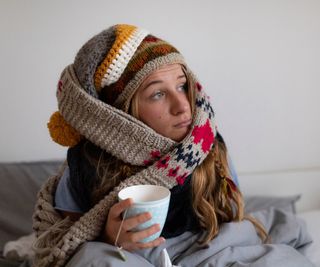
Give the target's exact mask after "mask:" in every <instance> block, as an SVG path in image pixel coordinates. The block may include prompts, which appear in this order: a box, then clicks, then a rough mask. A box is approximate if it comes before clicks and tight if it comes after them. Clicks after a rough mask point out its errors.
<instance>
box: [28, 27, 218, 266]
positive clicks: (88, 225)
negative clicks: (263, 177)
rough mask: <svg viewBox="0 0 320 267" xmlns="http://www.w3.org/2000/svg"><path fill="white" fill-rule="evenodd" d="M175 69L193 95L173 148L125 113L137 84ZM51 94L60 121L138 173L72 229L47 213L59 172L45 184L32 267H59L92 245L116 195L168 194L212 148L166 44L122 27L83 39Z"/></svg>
mask: <svg viewBox="0 0 320 267" xmlns="http://www.w3.org/2000/svg"><path fill="white" fill-rule="evenodd" d="M110 51H111V52H110ZM176 63H178V64H181V65H183V66H184V68H185V71H186V72H187V73H188V76H189V77H191V78H190V79H191V81H190V82H191V83H192V85H193V86H192V87H191V88H193V90H195V95H196V99H195V110H194V111H193V120H192V125H191V127H190V131H189V133H188V134H187V136H186V137H185V138H184V139H183V140H182V141H181V142H179V143H177V142H174V141H172V140H171V139H169V138H166V137H164V136H161V135H160V134H158V133H156V132H155V131H154V130H153V129H151V128H150V127H148V126H147V125H145V124H144V123H142V122H141V121H139V120H137V119H135V118H134V117H132V116H131V115H129V114H128V113H127V112H128V108H129V105H130V101H131V99H132V96H133V95H134V93H135V92H136V90H137V88H138V87H139V85H140V84H141V83H142V82H143V80H144V79H145V78H146V77H147V76H148V75H149V74H151V73H152V72H153V71H155V70H157V69H159V68H161V66H163V65H167V64H176ZM115 70H116V71H115ZM190 90H191V89H190ZM105 92H107V93H105ZM56 96H57V100H58V108H59V113H60V114H61V116H62V118H63V120H65V122H66V123H67V124H68V125H69V126H70V127H71V128H72V129H74V130H75V131H76V132H77V133H78V134H79V135H80V136H82V137H83V138H86V139H87V140H89V141H91V142H92V143H94V144H95V145H97V146H98V147H100V148H101V149H103V150H105V151H106V152H108V153H110V154H111V155H113V156H114V157H116V158H118V159H120V160H122V161H124V162H127V163H130V164H132V165H139V166H144V167H145V168H144V169H143V170H142V171H140V172H138V173H136V174H134V175H132V176H130V177H127V178H126V179H124V180H123V181H122V182H121V183H120V184H119V185H118V186H117V187H115V188H114V189H113V190H112V191H111V192H110V193H109V194H107V195H106V196H105V197H104V198H103V199H102V200H101V201H100V202H99V203H98V204H96V205H95V206H94V207H93V208H91V209H90V210H89V211H88V212H86V213H85V214H84V215H83V216H82V217H81V218H80V219H79V220H78V221H76V222H74V223H72V222H71V221H70V220H68V217H67V218H66V219H63V218H62V217H61V216H60V214H59V213H58V212H57V211H56V210H55V209H54V194H55V191H56V188H57V185H58V183H59V179H60V177H61V173H59V174H58V175H56V176H53V177H51V178H49V179H48V181H47V182H46V183H45V184H44V185H43V187H42V189H41V190H40V192H39V194H38V199H37V203H36V207H35V212H34V215H33V229H34V230H35V232H36V235H37V242H36V243H35V249H36V259H35V264H34V266H63V265H64V264H65V263H66V261H67V260H68V259H69V258H70V256H72V255H73V253H74V252H75V250H76V249H77V248H78V247H79V246H80V245H81V244H82V243H84V242H86V241H90V240H95V239H96V238H97V237H98V236H99V235H100V233H101V231H102V229H103V227H104V224H105V221H106V219H107V216H108V212H109V209H110V208H111V207H112V206H113V205H114V204H115V203H116V202H117V200H118V197H117V194H118V192H119V191H120V190H121V189H123V188H126V187H128V186H132V185H140V184H151V185H161V186H164V187H167V188H169V189H171V188H172V187H174V186H176V185H182V184H184V181H185V180H186V178H187V177H188V176H189V175H191V174H192V172H193V171H194V169H195V168H196V167H197V166H199V165H200V164H201V163H202V162H203V160H204V159H205V158H206V156H207V155H208V153H209V152H210V150H211V149H212V147H213V145H214V141H215V136H216V134H217V132H216V126H215V114H214V111H213V109H212V107H211V104H210V102H209V98H208V96H207V95H206V94H205V92H204V89H203V88H202V86H201V85H200V84H199V82H198V81H197V79H196V77H195V76H194V75H193V74H192V72H191V71H190V69H189V68H188V66H187V65H186V63H185V62H184V59H183V57H182V56H181V54H180V53H179V52H178V51H177V50H176V49H175V48H174V47H172V46H171V45H169V44H168V43H167V42H165V41H163V40H160V39H158V38H156V37H154V36H152V35H149V34H148V33H147V32H146V31H144V30H140V29H137V28H136V27H130V26H128V25H116V26H114V27H111V28H109V29H107V30H106V31H103V32H102V33H100V34H98V35H97V36H95V37H94V38H92V39H91V40H89V41H88V42H87V43H86V44H85V45H84V46H83V47H82V49H80V51H79V53H78V54H77V56H76V59H75V62H74V64H71V65H69V66H67V67H66V68H65V69H64V71H63V72H62V74H61V77H60V80H59V83H58V88H57V93H56ZM57 121H61V120H60V119H59V120H57ZM64 127H66V126H65V124H64ZM51 128H52V129H59V127H58V126H57V125H55V126H52V125H51ZM56 136H58V137H59V138H60V136H61V135H60V133H59V132H57V133H56ZM72 136H74V133H73V135H72ZM59 138H57V139H59ZM77 140H78V139H77ZM64 141H65V140H64ZM66 143H68V142H66ZM74 143H75V141H74V140H73V144H74Z"/></svg>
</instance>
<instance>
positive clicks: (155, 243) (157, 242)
mask: <svg viewBox="0 0 320 267" xmlns="http://www.w3.org/2000/svg"><path fill="white" fill-rule="evenodd" d="M164 242H166V240H165V239H164V238H163V237H158V238H157V239H155V240H153V241H151V242H147V243H138V248H139V249H145V248H153V247H157V246H160V245H161V244H163V243H164Z"/></svg>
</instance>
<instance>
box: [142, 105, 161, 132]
mask: <svg viewBox="0 0 320 267" xmlns="http://www.w3.org/2000/svg"><path fill="white" fill-rule="evenodd" d="M140 111H141V114H140V119H141V120H142V121H143V122H144V123H145V124H147V125H148V126H150V127H151V128H153V129H158V128H159V127H163V125H162V123H164V121H165V117H166V116H165V112H164V110H163V109H162V108H157V107H156V106H153V107H152V108H149V107H148V106H144V107H141V109H140Z"/></svg>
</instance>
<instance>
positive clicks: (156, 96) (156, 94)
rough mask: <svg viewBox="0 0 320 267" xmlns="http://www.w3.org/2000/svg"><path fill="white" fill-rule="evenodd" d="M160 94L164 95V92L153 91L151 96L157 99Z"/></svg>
mask: <svg viewBox="0 0 320 267" xmlns="http://www.w3.org/2000/svg"><path fill="white" fill-rule="evenodd" d="M162 96H164V93H163V92H160V91H159V92H156V93H154V94H153V95H152V96H151V98H152V99H154V100H157V99H160V98H161V97H162Z"/></svg>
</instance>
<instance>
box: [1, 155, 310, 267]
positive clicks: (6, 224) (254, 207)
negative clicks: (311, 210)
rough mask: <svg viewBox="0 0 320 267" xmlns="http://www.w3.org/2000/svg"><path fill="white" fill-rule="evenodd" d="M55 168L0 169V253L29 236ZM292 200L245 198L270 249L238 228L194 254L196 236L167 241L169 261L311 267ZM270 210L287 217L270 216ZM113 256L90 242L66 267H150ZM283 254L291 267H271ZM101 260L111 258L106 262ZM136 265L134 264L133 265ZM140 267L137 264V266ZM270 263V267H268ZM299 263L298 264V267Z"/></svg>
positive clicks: (247, 228)
mask: <svg viewBox="0 0 320 267" xmlns="http://www.w3.org/2000/svg"><path fill="white" fill-rule="evenodd" d="M61 164H62V161H49V162H43V161H42V162H41V161H39V162H30V163H0V181H1V187H0V250H2V249H3V245H4V244H5V243H6V242H7V241H10V240H15V239H17V238H19V237H21V236H23V235H27V234H29V233H30V232H31V224H32V219H31V215H32V212H33V208H34V203H35V199H36V193H37V191H38V190H39V188H40V185H41V184H42V183H43V182H44V181H45V180H46V179H47V178H48V177H49V176H50V175H52V174H54V173H56V171H57V170H58V168H59V166H60V165H61ZM298 198H299V196H293V197H273V196H267V197H260V196H259V197H255V196H252V197H247V198H246V209H247V212H254V213H255V215H256V216H258V217H259V216H260V217H261V218H262V221H263V222H265V223H267V225H268V229H270V232H271V236H273V242H275V243H276V244H273V245H261V244H259V239H258V238H257V237H256V236H255V234H253V235H251V234H250V233H252V232H253V231H254V229H253V228H252V226H251V225H250V224H249V223H248V222H243V223H241V224H227V225H225V226H223V229H222V231H221V234H220V235H219V236H218V237H217V238H216V239H214V241H212V242H211V244H210V246H209V249H200V248H199V247H198V246H197V244H196V242H195V241H194V240H195V239H196V238H197V237H198V236H196V235H192V234H190V233H186V234H184V235H182V236H180V237H179V238H175V239H170V240H167V242H166V246H167V247H168V252H169V255H170V257H171V258H172V259H173V261H174V263H179V264H182V266H197V265H198V266H213V265H212V264H211V265H210V264H209V263H206V262H214V265H215V266H228V265H224V264H228V261H232V260H235V259H236V262H237V263H234V265H232V266H311V265H310V264H309V263H308V261H307V260H306V259H305V258H304V257H303V256H302V255H301V254H300V252H303V250H304V248H305V246H306V244H307V243H308V242H309V241H310V239H309V237H308V235H307V233H306V229H305V226H304V225H303V223H302V222H301V221H299V220H297V219H296V218H295V216H294V215H292V213H293V212H294V203H295V201H297V200H298ZM270 207H275V208H277V209H279V210H282V211H285V212H287V213H283V212H281V211H274V210H273V209H272V208H271V209H270ZM261 210H263V211H261ZM272 210H273V211H272ZM254 233H255V232H254ZM279 233H280V234H279ZM253 237H255V238H253ZM186 248H188V249H186ZM294 248H296V249H297V250H295V249H294ZM161 249H162V247H161V248H158V249H154V250H152V251H144V252H143V253H144V254H143V255H144V256H147V257H149V258H150V259H149V260H150V261H151V262H152V263H155V261H156V259H157V257H158V255H159V253H160V251H161ZM114 253H115V252H114V248H113V247H112V246H109V245H106V244H102V243H97V242H90V243H87V244H85V245H84V246H83V247H82V248H81V250H80V251H79V252H78V253H77V254H76V255H75V256H74V257H73V259H72V260H71V261H70V264H69V266H85V265H86V263H88V261H90V260H93V262H92V265H90V266H100V265H99V264H102V262H104V263H103V264H105V265H101V266H152V265H150V264H151V263H150V262H148V261H146V260H145V259H144V258H143V257H142V256H139V255H137V254H130V253H128V256H129V257H130V261H128V262H126V263H123V262H120V261H119V260H118V259H117V257H115V254H114ZM284 253H286V257H285V259H286V261H288V262H290V261H292V262H294V264H295V265H288V264H287V265H281V264H282V263H280V262H278V263H277V264H273V263H274V262H275V260H276V259H277V258H278V257H279V258H280V256H281V255H283V254H284ZM107 255H111V256H112V257H107ZM281 257H282V256H281ZM282 258H283V257H282ZM195 260H196V261H195ZM136 261H137V262H139V264H138V263H137V264H135V263H136ZM140 261H141V262H142V263H143V264H140ZM264 261H265V262H264ZM106 262H108V264H109V265H108V264H106ZM249 262H250V263H249ZM271 262H272V265H270V264H271ZM301 262H303V264H300V265H298V263H301ZM129 263H130V264H129ZM20 264H21V263H19V262H11V261H6V260H4V259H0V266H10V267H11V266H19V265H20ZM24 264H25V265H23V266H27V264H26V263H24ZM201 264H202V265H201ZM219 264H220V265H219ZM241 264H242V265H241ZM257 264H260V265H257ZM261 264H263V265H261ZM20 266H21V265H20Z"/></svg>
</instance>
